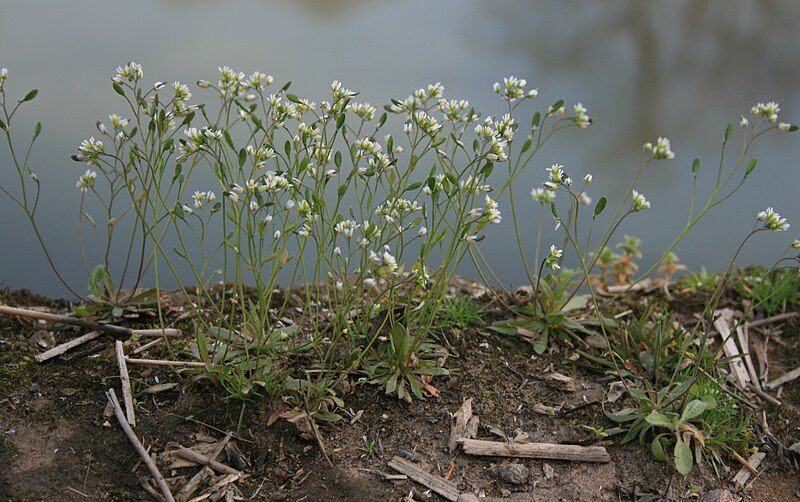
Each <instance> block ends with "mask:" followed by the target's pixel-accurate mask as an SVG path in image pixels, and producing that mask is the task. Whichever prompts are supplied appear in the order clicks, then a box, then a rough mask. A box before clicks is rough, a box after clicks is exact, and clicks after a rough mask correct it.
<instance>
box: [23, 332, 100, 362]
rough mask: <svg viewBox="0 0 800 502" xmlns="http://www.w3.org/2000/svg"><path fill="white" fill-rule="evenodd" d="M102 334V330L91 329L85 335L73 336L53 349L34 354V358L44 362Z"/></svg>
mask: <svg viewBox="0 0 800 502" xmlns="http://www.w3.org/2000/svg"><path fill="white" fill-rule="evenodd" d="M102 334H103V333H101V332H100V331H90V332H88V333H86V334H85V335H82V336H79V337H78V338H73V339H72V340H70V341H68V342H65V343H62V344H61V345H56V346H55V347H53V348H52V349H50V350H48V351H45V352H42V353H41V354H36V355H35V356H33V358H34V359H35V360H36V362H37V363H43V362H45V361H47V360H48V359H52V358H54V357H56V356H60V355H61V354H63V353H64V352H67V351H68V350H72V349H74V348H75V347H77V346H78V345H81V344H84V343H86V342H89V341H91V340H94V339H95V338H97V337H99V336H101V335H102Z"/></svg>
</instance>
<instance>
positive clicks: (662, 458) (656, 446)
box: [650, 436, 667, 462]
mask: <svg viewBox="0 0 800 502" xmlns="http://www.w3.org/2000/svg"><path fill="white" fill-rule="evenodd" d="M650 451H652V452H653V456H654V457H655V458H656V460H658V461H659V462H666V461H667V455H666V454H665V453H664V445H662V444H661V436H656V437H654V438H653V442H652V443H650Z"/></svg>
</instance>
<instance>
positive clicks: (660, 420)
mask: <svg viewBox="0 0 800 502" xmlns="http://www.w3.org/2000/svg"><path fill="white" fill-rule="evenodd" d="M645 420H647V423H649V424H652V425H658V426H661V427H667V428H669V429H674V425H673V423H672V420H670V418H669V417H668V416H666V415H664V414H662V413H659V412H657V411H655V410H653V411H651V412H650V414H649V415H647V417H646V418H645Z"/></svg>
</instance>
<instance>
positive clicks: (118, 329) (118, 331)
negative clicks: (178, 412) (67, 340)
mask: <svg viewBox="0 0 800 502" xmlns="http://www.w3.org/2000/svg"><path fill="white" fill-rule="evenodd" d="M0 314H6V315H11V316H16V317H23V318H26V319H39V320H42V321H49V322H54V323H61V324H71V325H73V326H80V327H82V328H86V329H91V330H94V331H104V332H106V333H112V334H115V335H122V336H133V335H139V336H169V337H178V336H181V330H179V329H172V328H164V329H131V328H125V327H123V326H116V325H114V324H101V323H99V322H94V321H87V320H85V319H77V318H75V317H69V316H65V315H59V314H52V313H50V312H38V311H36V310H28V309H21V308H17V307H9V306H8V305H0Z"/></svg>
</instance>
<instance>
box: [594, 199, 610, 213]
mask: <svg viewBox="0 0 800 502" xmlns="http://www.w3.org/2000/svg"><path fill="white" fill-rule="evenodd" d="M606 202H607V201H606V196H605V195H604V196H602V197H600V200H598V201H597V204H596V205H595V206H594V215H595V216H600V213H602V212H603V209H605V208H606Z"/></svg>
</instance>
